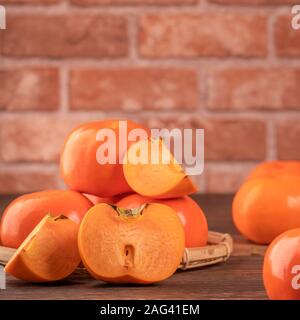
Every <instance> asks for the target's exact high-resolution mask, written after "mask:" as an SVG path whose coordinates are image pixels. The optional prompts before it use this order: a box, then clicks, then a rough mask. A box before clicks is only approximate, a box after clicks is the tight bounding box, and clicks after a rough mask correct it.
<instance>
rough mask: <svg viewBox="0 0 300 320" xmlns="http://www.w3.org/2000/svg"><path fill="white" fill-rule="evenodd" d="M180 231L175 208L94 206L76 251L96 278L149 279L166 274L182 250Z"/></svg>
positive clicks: (142, 282)
mask: <svg viewBox="0 0 300 320" xmlns="http://www.w3.org/2000/svg"><path fill="white" fill-rule="evenodd" d="M184 241H185V239H184V231H183V227H182V225H181V222H180V220H179V218H178V217H177V216H176V213H175V212H174V210H173V209H171V208H170V207H168V206H165V205H161V204H149V205H146V206H142V207H140V208H137V209H132V210H126V209H121V208H117V207H115V206H111V205H107V204H98V205H96V206H94V207H93V208H91V209H90V210H89V211H88V213H87V214H86V216H85V218H84V220H83V222H82V224H81V226H80V229H79V235H78V244H79V252H80V255H81V259H82V262H83V264H84V265H85V267H86V268H87V270H88V271H89V272H90V273H91V275H92V276H94V277H95V278H96V279H100V280H103V281H106V282H114V283H141V284H147V283H153V282H158V281H161V280H164V279H166V278H168V277H170V276H171V275H172V274H173V273H174V272H175V271H176V269H177V267H178V265H179V264H180V261H181V259H182V256H183V251H184Z"/></svg>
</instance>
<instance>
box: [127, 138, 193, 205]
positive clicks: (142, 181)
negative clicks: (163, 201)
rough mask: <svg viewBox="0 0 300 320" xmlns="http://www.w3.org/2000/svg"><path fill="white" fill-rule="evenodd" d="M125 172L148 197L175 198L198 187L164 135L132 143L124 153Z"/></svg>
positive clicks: (129, 179) (137, 188) (130, 181)
mask: <svg viewBox="0 0 300 320" xmlns="http://www.w3.org/2000/svg"><path fill="white" fill-rule="evenodd" d="M123 172H124V176H125V179H126V181H127V183H128V184H129V186H130V187H131V188H132V189H133V190H134V191H135V192H136V193H138V194H140V195H142V196H145V197H150V198H157V199H158V198H176V197H182V196H185V195H188V194H191V193H194V192H196V191H197V188H196V187H195V185H194V184H193V182H192V180H191V178H190V177H189V176H187V175H186V173H185V172H184V170H183V168H182V166H181V165H180V164H179V163H178V162H177V161H176V159H175V158H174V157H173V155H172V154H171V152H170V150H169V149H168V148H167V147H166V146H165V144H164V142H163V140H162V139H152V138H150V139H144V140H140V141H139V142H136V143H135V144H133V145H132V146H131V147H130V148H129V149H128V152H127V153H126V155H125V158H124V161H123Z"/></svg>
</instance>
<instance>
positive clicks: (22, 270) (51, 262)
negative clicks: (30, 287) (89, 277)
mask: <svg viewBox="0 0 300 320" xmlns="http://www.w3.org/2000/svg"><path fill="white" fill-rule="evenodd" d="M78 228H79V226H78V224H77V223H75V222H73V221H72V220H70V219H69V218H67V217H65V216H63V215H60V216H57V217H52V216H51V215H49V214H47V215H46V216H45V217H44V218H43V219H42V220H41V222H40V223H39V224H38V225H37V226H36V227H35V228H34V229H33V231H32V232H31V233H30V234H29V235H28V237H27V238H26V239H25V241H24V242H23V243H22V244H21V246H20V247H19V248H18V250H17V251H16V253H15V254H14V255H13V256H12V258H11V259H10V260H9V262H8V263H7V265H6V267H5V271H6V272H7V273H9V274H11V275H13V276H14V277H16V278H18V279H21V280H25V281H30V282H50V281H57V280H61V279H64V278H66V277H67V276H68V275H70V274H71V273H72V272H73V271H74V270H75V269H76V267H77V266H78V265H79V263H80V255H79V252H78V247H77V235H78Z"/></svg>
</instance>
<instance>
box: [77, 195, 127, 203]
mask: <svg viewBox="0 0 300 320" xmlns="http://www.w3.org/2000/svg"><path fill="white" fill-rule="evenodd" d="M83 195H84V196H85V197H86V198H87V199H88V200H89V201H91V202H92V204H94V205H95V204H99V203H108V204H116V203H117V202H118V201H120V200H121V199H122V198H124V197H126V196H127V195H128V194H120V195H116V196H113V197H108V198H101V197H97V196H94V195H93V194H87V193H83Z"/></svg>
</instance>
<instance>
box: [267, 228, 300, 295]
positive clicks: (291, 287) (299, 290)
mask: <svg viewBox="0 0 300 320" xmlns="http://www.w3.org/2000/svg"><path fill="white" fill-rule="evenodd" d="M263 280H264V285H265V289H266V292H267V294H268V296H269V298H270V299H274V300H300V228H298V229H291V230H288V231H286V232H284V233H283V234H281V235H279V236H278V237H277V238H276V239H275V240H273V241H272V243H271V244H270V246H269V247H268V250H267V251H266V254H265V257H264V265H263Z"/></svg>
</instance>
